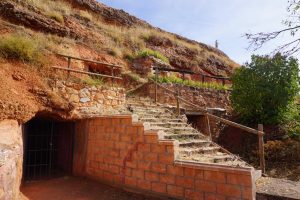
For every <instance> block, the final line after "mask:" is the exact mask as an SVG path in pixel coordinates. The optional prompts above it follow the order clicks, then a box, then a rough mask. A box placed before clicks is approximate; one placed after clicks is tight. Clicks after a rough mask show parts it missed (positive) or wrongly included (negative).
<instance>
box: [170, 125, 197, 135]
mask: <svg viewBox="0 0 300 200" xmlns="http://www.w3.org/2000/svg"><path fill="white" fill-rule="evenodd" d="M170 131H172V133H174V134H180V133H184V132H191V133H194V132H195V133H198V131H197V130H196V129H194V128H192V127H189V126H186V127H171V128H170Z"/></svg>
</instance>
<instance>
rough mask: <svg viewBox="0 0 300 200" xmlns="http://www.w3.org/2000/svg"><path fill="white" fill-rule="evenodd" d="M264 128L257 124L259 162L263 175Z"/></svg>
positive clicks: (264, 167) (264, 169) (264, 170)
mask: <svg viewBox="0 0 300 200" xmlns="http://www.w3.org/2000/svg"><path fill="white" fill-rule="evenodd" d="M263 131H264V128H263V125H262V124H258V149H259V160H260V169H261V172H262V173H263V174H264V173H265V172H266V166H265V165H266V163H265V150H264V132H263Z"/></svg>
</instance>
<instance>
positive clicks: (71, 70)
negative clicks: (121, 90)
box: [52, 67, 122, 80]
mask: <svg viewBox="0 0 300 200" xmlns="http://www.w3.org/2000/svg"><path fill="white" fill-rule="evenodd" d="M52 68H54V69H60V70H65V71H70V72H76V73H80V74H88V75H94V76H101V77H104V78H113V79H120V80H122V78H121V77H117V76H109V75H104V74H97V73H93V72H85V71H81V70H77V69H68V68H63V67H52Z"/></svg>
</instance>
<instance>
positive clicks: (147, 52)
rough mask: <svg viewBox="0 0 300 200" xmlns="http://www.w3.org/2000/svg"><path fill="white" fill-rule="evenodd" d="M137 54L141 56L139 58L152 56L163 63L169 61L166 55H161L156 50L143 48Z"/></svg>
mask: <svg viewBox="0 0 300 200" xmlns="http://www.w3.org/2000/svg"><path fill="white" fill-rule="evenodd" d="M137 56H138V57H141V58H145V57H149V56H153V57H154V58H157V59H160V60H161V61H163V62H165V63H170V61H169V59H168V58H167V57H166V56H164V55H162V54H161V53H160V52H158V51H153V50H151V49H145V50H143V51H141V52H139V53H138V55H137Z"/></svg>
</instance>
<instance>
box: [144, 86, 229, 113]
mask: <svg viewBox="0 0 300 200" xmlns="http://www.w3.org/2000/svg"><path fill="white" fill-rule="evenodd" d="M162 85H163V86H164V87H166V88H168V89H170V90H173V91H177V90H179V92H180V97H181V98H184V99H186V100H188V101H190V102H192V103H194V104H196V105H198V106H200V107H203V108H204V107H208V108H215V107H217V108H224V109H226V110H227V111H231V107H230V94H231V92H230V91H224V90H216V89H212V88H192V87H187V86H182V85H175V84H162ZM140 93H141V94H142V95H145V96H150V97H151V98H153V99H154V97H155V85H154V84H147V85H145V86H144V87H143V88H141V89H140ZM157 97H158V102H160V103H166V104H171V105H174V106H175V105H176V98H175V97H174V95H172V94H171V93H170V92H167V91H166V90H164V89H162V88H161V87H158V92H157ZM180 106H182V107H187V108H188V106H186V105H184V104H181V105H180Z"/></svg>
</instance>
